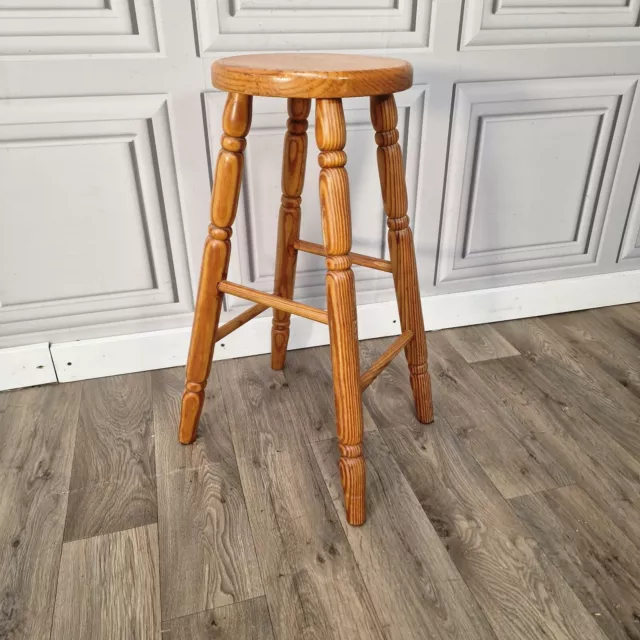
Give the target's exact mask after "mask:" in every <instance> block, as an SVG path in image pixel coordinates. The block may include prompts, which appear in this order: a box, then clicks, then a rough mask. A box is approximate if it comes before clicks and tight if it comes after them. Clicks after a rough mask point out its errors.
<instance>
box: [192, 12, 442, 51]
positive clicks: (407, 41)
mask: <svg viewBox="0 0 640 640" xmlns="http://www.w3.org/2000/svg"><path fill="white" fill-rule="evenodd" d="M194 1H195V8H196V15H197V23H198V37H199V45H200V54H201V55H215V54H216V53H221V52H227V51H238V50H244V51H283V50H285V51H286V50H291V49H295V50H299V51H307V50H322V49H366V48H371V49H421V50H426V49H428V48H429V44H430V36H429V34H430V30H431V14H432V4H433V0H344V1H342V2H324V1H319V0H312V1H309V0H296V1H294V2H291V1H286V0H268V1H262V0H194Z"/></svg>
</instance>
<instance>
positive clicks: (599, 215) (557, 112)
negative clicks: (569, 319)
mask: <svg viewBox="0 0 640 640" xmlns="http://www.w3.org/2000/svg"><path fill="white" fill-rule="evenodd" d="M636 85H637V78H636V77H615V78H569V79H550V80H522V81H506V82H483V83H461V84H459V85H458V86H457V88H456V95H455V103H454V112H453V120H452V128H451V139H450V148H449V162H448V170H447V179H446V185H445V197H444V204H443V211H442V220H441V231H440V242H439V252H438V266H437V273H436V280H435V282H436V284H440V283H449V282H456V281H464V280H470V279H479V278H489V277H490V278H491V280H490V282H491V283H492V285H493V286H495V285H496V284H502V283H503V282H504V283H505V284H506V283H507V282H506V278H508V277H510V276H513V274H517V273H521V274H525V273H528V274H533V275H534V276H535V277H537V278H540V277H542V273H541V272H546V273H549V274H551V273H553V272H554V271H555V272H556V273H559V270H560V269H562V268H565V267H578V266H583V267H585V266H588V265H592V266H593V265H596V264H597V262H598V257H599V248H600V243H601V239H602V231H603V226H604V222H605V219H606V217H607V211H608V207H609V201H610V196H611V192H612V189H613V185H614V181H615V176H616V171H617V167H618V159H619V155H620V151H621V148H622V145H623V141H624V138H625V135H626V129H627V123H628V119H629V114H630V111H631V107H632V104H633V101H634V97H635V90H636ZM546 118H563V119H564V118H566V119H572V118H586V119H589V118H590V119H592V120H593V125H592V129H593V141H591V142H589V147H590V150H589V151H587V154H588V157H584V158H576V162H578V161H580V162H582V163H583V164H584V165H585V167H586V168H585V172H586V173H585V176H584V190H582V189H581V191H580V193H579V194H578V196H577V201H576V203H575V209H576V212H577V215H576V219H575V221H574V224H575V233H572V236H571V237H570V238H562V237H558V238H553V239H550V240H548V241H545V242H538V243H531V242H530V241H529V240H527V241H526V242H523V243H521V242H516V243H514V244H513V245H512V246H501V247H494V248H491V249H485V250H482V249H475V250H474V248H473V243H472V237H473V233H474V224H477V219H476V215H475V213H476V206H477V194H478V192H479V190H480V188H484V190H485V192H486V191H490V188H493V189H496V188H498V186H495V185H494V186H493V187H491V185H488V186H487V185H483V184H482V183H481V178H479V176H480V175H484V174H483V173H482V169H483V167H482V162H483V160H482V158H483V154H482V150H483V148H484V147H485V146H486V144H487V141H486V135H488V134H486V131H487V125H488V124H489V123H509V122H517V121H525V122H532V123H533V122H536V121H537V120H539V119H546ZM550 143H551V144H552V143H553V141H550ZM558 144H561V142H558ZM505 152H506V150H505ZM494 161H495V159H494ZM505 162H507V159H506V158H505ZM494 164H495V162H494ZM535 169H536V167H535V166H531V171H532V172H533V171H535ZM544 169H545V167H541V168H540V171H544ZM487 175H491V173H490V172H487ZM495 179H496V181H497V183H498V185H499V179H500V178H499V176H497V177H496V178H495ZM530 179H531V180H535V175H533V174H532V175H531V176H530ZM545 186H546V185H545V184H540V185H539V188H540V189H541V190H544V189H545ZM499 213H501V214H503V215H510V214H511V210H510V211H502V212H498V211H496V215H495V220H496V224H497V225H499V223H500V216H499V215H498V214H499ZM536 273H537V275H535V274H536ZM576 275H578V274H576ZM500 277H503V281H500ZM487 282H489V281H487ZM478 284H480V283H478Z"/></svg>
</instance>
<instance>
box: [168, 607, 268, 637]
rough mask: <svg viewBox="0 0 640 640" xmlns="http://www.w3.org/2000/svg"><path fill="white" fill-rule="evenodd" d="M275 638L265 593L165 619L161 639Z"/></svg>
mask: <svg viewBox="0 0 640 640" xmlns="http://www.w3.org/2000/svg"><path fill="white" fill-rule="evenodd" d="M213 639H215V640H273V631H272V630H271V619H270V618H269V607H268V606H267V600H266V598H264V596H261V597H259V598H253V599H251V600H245V601H244V602H236V603H235V604H230V605H227V606H226V607H220V608H218V609H209V610H208V611H201V612H200V613H194V614H193V615H190V616H185V617H183V618H176V619H175V620H169V621H168V622H166V623H164V625H163V630H162V640H213Z"/></svg>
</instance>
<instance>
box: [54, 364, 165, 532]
mask: <svg viewBox="0 0 640 640" xmlns="http://www.w3.org/2000/svg"><path fill="white" fill-rule="evenodd" d="M153 449H154V444H153V428H152V421H151V378H150V375H149V373H148V372H146V373H136V374H133V375H124V376H113V377H110V378H101V379H98V380H87V381H86V382H85V383H84V386H83V390H82V401H81V403H80V419H79V422H78V433H77V436H76V447H75V453H74V458H73V469H72V473H71V484H70V489H71V494H70V496H69V508H68V510H67V522H66V526H65V532H64V539H65V541H67V540H77V539H79V538H86V537H89V536H95V535H100V534H104V533H110V532H113V531H119V530H123V529H129V528H132V527H138V526H143V525H145V524H150V523H152V522H157V519H158V513H157V500H156V484H155V459H154V452H153Z"/></svg>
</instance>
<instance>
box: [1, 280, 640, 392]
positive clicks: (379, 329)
mask: <svg viewBox="0 0 640 640" xmlns="http://www.w3.org/2000/svg"><path fill="white" fill-rule="evenodd" d="M632 302H640V271H626V272H619V273H611V274H605V275H596V276H587V277H582V278H572V279H565V280H553V281H550V282H535V283H531V284H524V285H516V286H509V287H500V288H496V289H484V290H478V291H465V292H461V293H449V294H443V295H437V296H429V297H424V298H422V308H423V312H424V318H425V326H426V328H427V330H428V331H434V330H438V329H445V328H449V327H459V326H465V325H472V324H484V323H487V322H500V321H503V320H513V319H515V318H526V317H531V316H534V315H548V314H551V313H563V312H568V311H577V310H580V309H588V308H594V307H606V306H612V305H617V304H627V303H632ZM399 333H400V322H399V320H398V311H397V308H396V304H395V302H384V303H378V304H370V305H363V306H361V307H359V308H358V334H359V337H360V339H361V340H367V339H370V338H380V337H383V336H392V335H397V334H399ZM190 335H191V327H184V328H180V329H170V330H165V331H151V332H147V333H137V334H131V335H123V336H112V337H108V338H97V339H92V340H79V341H73V342H64V343H58V344H51V345H50V344H47V343H41V344H33V345H28V346H25V347H15V348H11V349H2V350H0V390H6V389H16V388H20V387H29V386H35V385H39V384H47V383H51V382H71V381H73V380H86V379H90V378H101V377H104V376H110V375H117V374H124V373H134V372H136V371H145V370H150V369H163V368H166V367H178V366H183V365H184V364H185V362H186V358H187V351H188V349H189V338H190ZM328 342H329V332H328V328H327V327H326V326H325V325H321V324H318V323H314V322H311V321H310V320H305V319H304V318H297V317H292V319H291V338H290V342H289V346H290V348H291V349H301V348H304V347H313V346H318V345H323V344H328ZM270 348H271V314H270V311H269V310H268V311H266V312H265V313H264V315H262V316H260V317H259V318H257V319H255V320H253V321H252V322H250V323H248V324H246V325H244V326H243V327H241V328H240V329H238V330H237V331H236V332H235V333H232V334H231V335H229V336H227V337H226V338H224V339H223V340H222V341H221V342H219V343H218V344H217V345H216V349H215V358H214V359H215V360H224V359H228V358H239V357H244V356H250V355H257V354H261V353H268V352H269V350H270Z"/></svg>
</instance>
